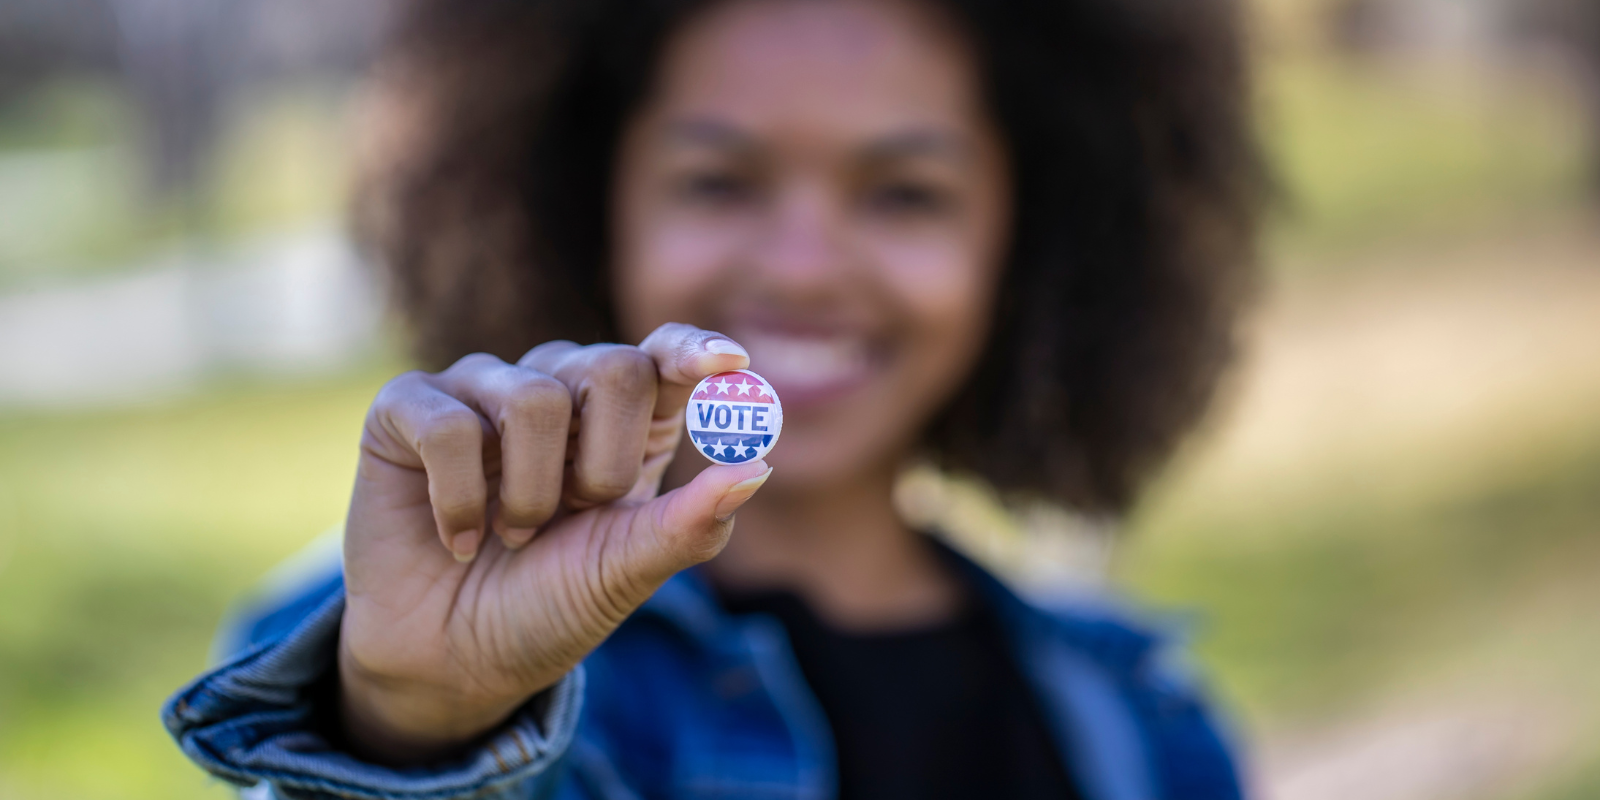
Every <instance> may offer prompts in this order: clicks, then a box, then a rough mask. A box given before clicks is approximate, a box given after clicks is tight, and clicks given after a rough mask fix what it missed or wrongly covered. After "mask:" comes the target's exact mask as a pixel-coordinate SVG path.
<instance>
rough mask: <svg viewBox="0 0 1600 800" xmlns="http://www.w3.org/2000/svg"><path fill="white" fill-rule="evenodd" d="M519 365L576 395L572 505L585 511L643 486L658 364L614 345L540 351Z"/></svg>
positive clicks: (568, 489)
mask: <svg viewBox="0 0 1600 800" xmlns="http://www.w3.org/2000/svg"><path fill="white" fill-rule="evenodd" d="M562 344H570V343H562ZM521 363H522V364H524V365H525V366H531V367H534V368H537V369H540V370H541V371H545V372H548V373H549V374H551V375H553V376H554V377H555V378H557V379H558V380H560V381H561V382H562V383H563V384H565V385H566V386H567V388H568V389H569V390H570V391H571V393H572V404H573V409H574V411H575V412H576V414H577V416H578V441H577V449H576V451H575V452H574V454H573V458H572V471H571V474H570V475H569V476H568V480H567V481H566V485H565V492H566V497H567V499H568V502H569V503H570V504H571V505H573V506H575V507H579V508H582V507H587V506H591V505H597V504H600V503H608V502H611V501H612V500H616V499H618V498H620V497H623V496H624V495H626V494H627V493H628V492H629V490H631V489H632V488H633V487H634V484H636V483H637V482H638V481H639V475H640V469H641V467H642V465H643V462H644V456H645V445H646V443H647V440H648V439H649V436H650V419H651V414H652V413H653V411H654V409H655V405H656V366H655V363H654V362H653V361H652V360H651V358H650V357H649V356H648V355H645V353H644V352H643V351H641V350H640V349H639V348H637V347H628V346H626V345H616V344H607V345H591V346H589V347H578V346H576V345H570V346H541V347H539V348H535V349H534V350H533V351H530V352H529V353H528V355H526V356H524V357H523V359H522V362H521Z"/></svg>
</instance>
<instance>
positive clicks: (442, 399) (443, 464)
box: [372, 373, 488, 561]
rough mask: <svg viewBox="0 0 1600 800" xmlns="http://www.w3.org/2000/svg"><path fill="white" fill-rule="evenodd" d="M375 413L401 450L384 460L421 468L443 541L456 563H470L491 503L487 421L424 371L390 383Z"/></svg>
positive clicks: (377, 420) (377, 401)
mask: <svg viewBox="0 0 1600 800" xmlns="http://www.w3.org/2000/svg"><path fill="white" fill-rule="evenodd" d="M372 413H373V415H374V419H375V421H376V422H377V423H378V425H379V426H380V427H381V428H382V430H383V431H384V432H385V433H386V434H387V436H386V437H385V438H386V439H388V440H389V441H390V442H392V443H393V444H394V445H395V446H396V447H398V448H399V449H400V450H402V451H403V452H401V453H396V454H388V455H384V457H389V456H390V455H393V456H398V457H397V458H391V460H394V461H397V462H398V463H401V464H402V465H405V466H412V467H417V466H420V467H421V468H422V469H423V470H424V472H425V473H426V474H427V476H428V501H429V504H430V505H432V506H433V518H434V524H435V526H436V528H437V529H438V533H439V539H440V541H442V542H443V543H444V546H445V547H446V548H447V549H449V550H450V552H451V553H453V554H454V555H455V557H456V560H458V561H471V560H472V558H473V556H475V555H477V552H478V546H479V545H480V544H481V543H482V540H483V530H484V507H485V504H486V503H487V499H488V483H487V481H486V480H485V478H484V474H483V442H484V435H485V428H486V427H487V423H486V422H485V421H484V419H483V418H482V417H480V416H479V415H478V412H476V411H474V410H473V409H472V408H470V407H468V406H467V405H466V404H465V403H463V402H461V401H460V400H457V399H456V398H454V397H451V396H450V395H449V394H447V393H446V392H444V391H442V390H440V389H439V388H438V387H437V386H435V385H433V384H432V383H431V381H430V380H429V377H428V376H426V375H423V374H422V373H410V374H408V375H403V376H401V377H400V378H397V379H395V380H394V381H391V382H390V384H389V385H388V386H385V387H384V389H383V391H382V392H380V393H379V395H378V399H377V400H376V401H374V403H373V409H372ZM380 455H383V454H380ZM407 462H410V463H407Z"/></svg>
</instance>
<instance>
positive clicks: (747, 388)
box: [739, 383, 750, 394]
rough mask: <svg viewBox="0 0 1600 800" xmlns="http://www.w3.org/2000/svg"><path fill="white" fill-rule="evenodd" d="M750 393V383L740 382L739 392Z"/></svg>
mask: <svg viewBox="0 0 1600 800" xmlns="http://www.w3.org/2000/svg"><path fill="white" fill-rule="evenodd" d="M749 393H750V384H748V383H741V384H739V394H749Z"/></svg>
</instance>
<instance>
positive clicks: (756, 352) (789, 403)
mask: <svg viewBox="0 0 1600 800" xmlns="http://www.w3.org/2000/svg"><path fill="white" fill-rule="evenodd" d="M733 336H734V338H735V339H736V340H737V341H738V342H739V344H741V345H744V348H745V349H746V350H748V351H749V352H750V368H751V369H752V370H754V371H756V372H757V373H759V374H760V375H761V376H762V377H764V378H766V379H767V380H768V381H770V382H771V383H772V386H773V388H774V389H776V390H777V391H778V395H779V397H780V398H782V400H783V404H784V407H785V408H786V409H790V408H797V407H805V406H816V405H819V404H822V403H826V402H829V401H831V400H834V399H837V398H838V397H840V396H842V395H844V394H845V393H847V392H849V391H851V390H852V389H855V388H856V387H858V386H860V385H862V384H863V383H865V382H866V381H868V380H869V379H870V378H871V377H872V375H873V372H874V370H873V363H872V362H873V359H872V348H871V346H870V344H869V342H868V340H867V338H866V337H865V336H861V335H857V334H849V333H820V332H818V333H811V332H807V333H791V332H778V331H766V330H747V331H741V332H734V333H733Z"/></svg>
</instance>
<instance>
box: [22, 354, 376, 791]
mask: <svg viewBox="0 0 1600 800" xmlns="http://www.w3.org/2000/svg"><path fill="white" fill-rule="evenodd" d="M389 371H392V370H389V369H384V370H382V372H389ZM382 380H383V377H382V375H381V374H380V371H373V372H371V373H370V374H365V373H364V374H361V375H357V376H352V377H350V378H348V379H345V380H341V381H336V382H331V383H313V384H301V385H291V386H264V385H252V384H237V385H228V386H220V387H217V388H215V389H214V390H212V391H211V392H209V393H207V394H205V395H202V396H198V397H194V398H191V399H188V400H184V401H181V402H177V403H172V404H167V405H163V406H160V407H155V408H147V409H133V410H125V411H118V412H114V413H92V414H56V415H23V416H19V415H12V416H9V417H6V418H4V419H3V420H0V531H3V532H4V533H3V534H0V796H4V797H6V798H8V799H10V800H31V799H32V798H40V799H41V800H43V799H45V798H61V797H75V798H86V799H87V798H126V797H140V798H182V797H204V796H218V795H217V793H216V791H215V790H214V789H215V787H213V788H212V789H208V788H207V786H208V781H207V780H206V779H204V777H203V776H202V774H201V773H200V772H198V771H197V770H195V769H194V768H193V767H192V766H191V765H189V764H188V763H187V762H186V761H185V759H184V758H183V756H182V755H181V754H180V753H179V752H178V750H177V748H176V747H174V746H173V745H172V744H171V742H170V741H168V740H167V738H166V736H165V735H164V732H163V731H162V729H161V727H160V725H159V723H158V721H157V718H156V709H157V708H158V706H159V704H160V702H161V701H162V699H163V698H165V696H166V695H168V694H169V693H171V692H172V691H173V690H175V689H176V688H177V687H178V686H179V685H181V684H182V683H184V682H186V681H187V680H189V679H190V678H192V677H193V676H194V675H195V674H196V673H197V672H198V670H199V668H200V667H201V666H202V665H203V664H204V663H205V655H206V647H207V642H208V640H209V637H210V631H211V630H212V629H213V628H214V627H215V625H216V623H217V621H218V619H219V617H220V615H221V614H222V612H223V609H224V608H225V607H226V606H227V604H228V603H229V602H230V601H231V600H232V599H234V598H236V597H237V596H238V595H239V594H240V592H241V590H242V589H243V588H245V587H248V586H249V585H251V584H252V583H253V582H255V581H256V580H258V579H259V578H260V576H261V575H262V573H263V572H264V571H266V570H267V569H268V568H270V567H271V566H272V565H273V564H275V563H277V562H278V561H280V560H281V559H283V558H284V557H285V556H287V555H289V554H291V553H293V552H294V551H295V550H297V549H298V548H300V547H301V546H303V545H304V544H305V543H306V542H307V541H308V540H310V539H311V538H313V537H314V536H315V535H316V534H318V533H319V532H321V531H323V530H325V529H327V528H328V527H329V526H331V525H333V524H336V523H337V522H338V521H339V520H340V519H341V518H342V516H343V509H344V505H345V503H346V501H347V500H348V492H349V486H350V482H351V480H352V478H353V475H354V464H355V446H356V441H357V436H358V434H359V431H360V426H361V419H362V415H363V413H364V411H365V408H366V405H367V403H368V402H369V401H370V399H371V397H372V395H373V394H374V393H375V392H376V389H377V387H378V386H379V385H380V384H381V382H382ZM91 754H92V755H91ZM86 760H88V761H89V762H90V763H91V764H92V768H87V769H86V768H84V767H83V764H84V763H85V761H86Z"/></svg>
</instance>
